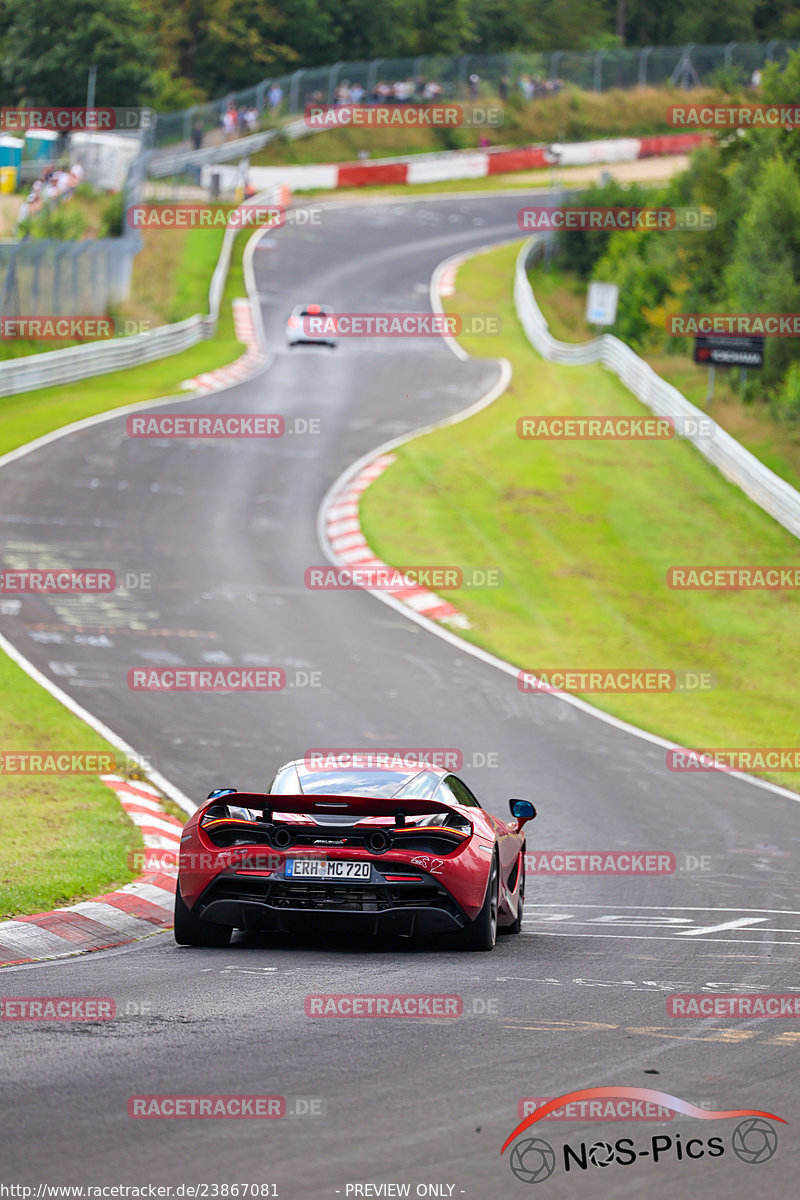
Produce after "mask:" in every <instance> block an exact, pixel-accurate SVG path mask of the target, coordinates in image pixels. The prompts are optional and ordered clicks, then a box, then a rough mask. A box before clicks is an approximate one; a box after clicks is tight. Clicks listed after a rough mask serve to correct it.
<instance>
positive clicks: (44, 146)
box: [23, 129, 61, 162]
mask: <svg viewBox="0 0 800 1200" xmlns="http://www.w3.org/2000/svg"><path fill="white" fill-rule="evenodd" d="M60 137H61V134H60V133H58V132H57V131H56V130H55V129H28V130H27V131H26V133H25V149H24V151H23V155H24V158H25V161H26V162H30V161H31V159H36V160H37V161H41V162H50V161H51V159H53V158H55V156H56V142H57V141H58V139H59V138H60Z"/></svg>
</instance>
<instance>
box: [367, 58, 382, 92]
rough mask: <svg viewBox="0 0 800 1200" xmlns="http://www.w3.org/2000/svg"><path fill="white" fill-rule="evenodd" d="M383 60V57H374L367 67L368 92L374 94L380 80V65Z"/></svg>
mask: <svg viewBox="0 0 800 1200" xmlns="http://www.w3.org/2000/svg"><path fill="white" fill-rule="evenodd" d="M382 62H383V59H382V58H373V59H372V61H371V62H370V64H369V67H368V68H367V92H368V93H369V95H372V93H373V92H374V90H375V84H376V83H377V82H378V67H379V66H380V65H381V63H382Z"/></svg>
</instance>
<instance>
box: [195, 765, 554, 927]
mask: <svg viewBox="0 0 800 1200" xmlns="http://www.w3.org/2000/svg"><path fill="white" fill-rule="evenodd" d="M509 803H510V807H511V814H512V817H513V818H514V819H513V821H511V822H506V821H501V820H500V819H499V818H498V817H495V816H492V814H491V813H487V812H485V811H484V809H482V808H481V806H480V804H479V803H478V801H477V800H476V799H475V797H474V796H473V794H472V792H471V791H470V790H469V788H468V787H467V785H466V784H465V783H463V782H462V781H461V780H460V779H457V778H456V776H455V775H451V774H449V773H448V772H447V771H444V770H442V769H440V768H437V767H432V766H429V765H427V764H425V763H419V764H415V765H412V766H409V767H406V766H403V767H402V768H401V769H398V770H395V769H389V768H370V769H365V770H357V769H347V770H330V769H325V770H320V769H318V768H317V769H312V768H311V767H310V766H309V765H306V763H305V762H304V760H302V759H301V760H298V761H296V762H291V763H288V764H287V765H286V766H284V767H281V769H280V770H279V771H278V773H277V774H276V776H275V778H274V780H273V781H272V784H271V785H270V787H269V789H268V790H267V791H266V792H237V791H236V790H235V789H234V788H220V789H218V790H216V791H214V792H211V794H210V795H209V797H208V800H207V802H206V803H205V804H204V805H202V806H201V807H200V808H199V809H198V810H197V812H195V813H193V815H192V816H191V817H190V818H189V820H188V821H187V822H186V825H185V827H184V830H183V835H182V837H181V855H180V868H179V874H178V886H177V889H176V892H175V940H176V941H177V942H178V943H179V944H180V945H182V946H226V945H227V944H228V942H229V941H230V937H231V934H232V932H233V930H234V929H242V930H246V931H269V930H281V931H285V932H292V931H296V930H300V929H309V928H327V929H343V928H344V929H347V928H349V929H353V928H355V929H358V930H361V931H362V932H364V933H370V934H378V933H381V934H391V933H394V934H402V935H406V936H413V935H416V934H420V935H422V934H425V935H427V934H449V935H452V936H451V937H450V938H448V939H447V941H448V942H449V943H450V944H452V943H453V942H455V944H457V945H459V946H461V947H463V948H464V949H468V950H491V949H492V948H493V946H494V944H495V940H496V937H497V931H498V928H499V929H500V930H502V931H504V932H507V933H519V931H520V927H521V925H522V905H523V899H524V893H525V874H524V866H525V858H524V855H525V838H524V836H523V833H522V828H523V826H524V825H525V823H526V821H530V820H532V819H533V818H534V817H535V816H536V809H535V808H534V806H533V805H532V804H531V803H530V802H529V801H528V800H511V801H510V802H509Z"/></svg>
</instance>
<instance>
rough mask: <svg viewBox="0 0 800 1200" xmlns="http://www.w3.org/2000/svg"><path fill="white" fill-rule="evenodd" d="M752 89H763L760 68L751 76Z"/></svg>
mask: <svg viewBox="0 0 800 1200" xmlns="http://www.w3.org/2000/svg"><path fill="white" fill-rule="evenodd" d="M750 87H751V88H760V87H761V71H760V70H759V68H758V67H756V69H755V70H754V71H753V74H752V75H751V76H750Z"/></svg>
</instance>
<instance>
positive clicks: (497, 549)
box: [361, 246, 800, 788]
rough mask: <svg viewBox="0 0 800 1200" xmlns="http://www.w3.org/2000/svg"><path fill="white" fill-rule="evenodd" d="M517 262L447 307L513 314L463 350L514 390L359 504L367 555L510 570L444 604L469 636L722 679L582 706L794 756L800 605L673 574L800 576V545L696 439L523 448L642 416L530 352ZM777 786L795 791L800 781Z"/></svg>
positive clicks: (548, 656)
mask: <svg viewBox="0 0 800 1200" xmlns="http://www.w3.org/2000/svg"><path fill="white" fill-rule="evenodd" d="M517 251H518V246H507V247H503V248H502V249H499V250H496V251H491V252H490V253H488V254H485V255H481V256H479V257H477V258H474V259H471V260H470V261H469V262H467V263H466V264H465V265H464V266H462V268H461V269H460V271H459V273H458V281H457V294H456V296H455V297H454V298H453V300H452V302H451V303H450V304H449V307H451V308H452V310H453V311H456V312H460V313H461V314H462V315H464V316H466V315H468V314H470V313H475V314H478V313H486V312H496V313H499V314H500V316H501V317H502V320H503V330H504V332H503V333H502V334H501V335H499V336H497V337H476V338H472V339H464V340H463V343H462V344H463V345H464V346H465V348H466V349H467V350H468V351H469V353H470V354H473V355H475V356H478V357H496V356H500V355H504V356H505V357H507V358H508V359H509V360H510V361H511V364H512V367H513V372H514V374H513V379H512V382H511V385H510V387H509V389H508V391H507V392H506V393H505V394H504V395H503V396H502V397H501V398H500V399H499V400H497V401H496V402H495V403H494V404H493V405H491V406H490V407H489V408H488V409H486V410H484V411H483V412H482V413H479V414H478V415H476V416H474V417H472V418H471V419H470V420H468V421H465V422H463V423H461V424H458V425H454V426H451V427H449V428H446V429H443V430H439V431H436V432H434V433H431V434H428V435H425V436H423V437H420V438H417V439H415V440H414V441H412V442H410V443H408V444H407V445H405V446H403V447H401V448H400V449H399V450H398V451H397V462H396V464H395V465H393V466H392V467H390V468H389V470H387V471H386V472H385V473H384V474H383V475H382V476H381V477H380V479H378V481H377V482H376V483H374V484H373V485H372V486H371V487H370V488H369V489H368V490H367V491H366V492H365V493H364V496H363V499H362V503H361V514H362V520H363V528H364V532H365V534H366V537H367V540H368V542H369V544H370V545H371V546H372V547H373V549H374V550H375V551H376V553H377V554H378V555H379V557H380V558H382V559H383V560H384V561H386V562H389V563H393V564H403V563H404V564H409V563H413V562H416V563H427V564H429V563H436V562H438V563H443V564H453V563H457V564H461V565H462V566H468V565H475V566H488V567H495V568H499V569H500V570H501V571H502V573H503V585H502V587H500V588H491V589H485V590H482V591H479V590H475V591H467V590H464V591H460V592H448V593H446V595H447V597H448V598H449V599H451V600H453V602H454V603H455V604H456V605H457V606H458V607H459V608H460V609H461V610H462V611H463V612H464V613H465V614H466V615H467V616H468V617H469V619H470V622H471V623H472V626H473V628H472V629H471V630H470V631H468V632H467V633H466V635H465V636H466V637H467V639H468V640H470V641H472V642H474V643H475V644H477V645H479V646H482V647H484V648H486V649H488V650H490V651H492V652H493V653H495V654H498V655H500V656H501V657H503V658H505V659H508V660H510V661H511V662H513V663H516V664H518V665H519V666H520V667H521V668H523V669H526V670H531V671H536V670H539V671H543V670H546V669H548V668H549V669H554V668H559V667H574V668H596V667H601V668H602V667H607V668H614V667H661V668H665V669H672V670H676V671H680V670H684V669H687V670H699V671H707V672H711V673H712V674H713V677H714V682H715V686H714V687H713V688H712V689H711V690H707V691H703V692H691V691H681V692H674V693H668V694H656V695H638V696H625V695H616V694H611V693H600V694H591V695H586V696H585V697H584V698H585V699H587V700H588V701H589V702H590V703H592V704H594V705H596V706H597V707H599V708H602V709H604V710H605V711H607V712H609V713H613V714H614V715H616V716H618V717H621V718H623V719H625V720H628V721H631V722H632V723H634V724H636V725H638V726H640V727H643V728H644V729H647V730H650V731H653V732H656V733H659V734H661V735H662V736H665V737H668V738H671V739H674V740H675V741H676V742H679V743H681V744H684V745H689V746H707V747H714V746H716V747H733V746H792V745H794V744H795V743H796V739H797V703H796V697H797V684H796V670H795V666H794V660H795V658H796V643H797V628H798V618H800V596H798V595H797V594H793V593H790V592H781V593H763V592H741V593H735V592H719V593H715V592H676V591H671V590H669V589H668V588H667V587H666V585H665V574H666V571H667V569H668V568H669V567H670V566H672V565H680V564H693V563H711V564H726V565H727V564H734V563H742V564H751V563H752V564H755V563H766V564H781V565H786V564H797V563H798V559H799V556H798V545H797V541H796V540H795V539H794V538H792V537H791V536H790V535H789V534H788V533H787V532H786V531H785V530H784V529H782V528H781V527H780V526H779V525H777V524H776V523H775V522H774V521H773V520H772V519H771V518H770V517H768V516H767V515H766V514H765V513H763V512H762V511H761V510H760V509H759V508H757V507H756V505H754V504H752V503H751V502H750V501H749V500H747V498H746V497H745V496H744V495H743V494H742V493H741V492H740V491H739V489H738V488H736V487H734V486H733V485H731V484H729V483H727V482H726V481H725V480H724V479H723V478H722V476H721V475H719V474H718V472H716V471H715V470H714V469H713V467H711V466H710V465H709V464H708V463H707V462H706V461H705V460H704V459H703V458H702V457H701V455H699V454H698V453H697V452H696V451H695V450H694V449H693V447H691V446H690V445H689V444H688V443H686V442H684V441H681V440H674V441H663V442H621V441H616V442H615V441H605V442H590V441H584V442H558V441H549V442H545V441H540V442H533V441H521V440H520V439H518V438H517V436H516V421H517V418H518V417H519V416H522V415H527V414H559V415H560V414H574V415H592V414H595V415H606V414H631V415H643V414H644V413H645V412H646V410H645V409H644V408H643V406H642V405H640V404H639V402H638V401H637V400H636V399H635V398H634V397H633V396H632V395H631V393H630V392H628V391H627V390H626V389H625V388H624V387H623V386H622V384H621V383H620V382H619V381H618V380H617V379H616V378H615V377H614V376H613V375H611V374H610V373H609V372H608V371H606V370H604V369H603V368H602V367H599V366H590V367H562V366H556V365H554V364H552V363H548V362H545V361H544V360H543V359H541V358H540V357H539V355H538V354H536V352H535V351H534V350H533V349H532V348H531V346H530V345H529V343H528V342H527V339H526V338H525V335H524V333H523V332H522V329H521V327H520V326H519V323H518V321H517V319H516V315H515V312H514V308H513V304H512V298H511V281H512V279H513V268H514V262H515V257H516V254H517ZM508 687H509V688H516V683H515V681H514V680H511V679H509V680H508ZM528 701H529V703H530V704H531V705H536V704H540V703H543V702H544V703H547V701H543V700H542V698H540V697H538V696H536V695H530V696H529V697H528ZM665 769H666V768H665ZM769 777H770V778H772V779H774V780H776V781H778V782H780V783H782V784H784V785H785V786H787V787H794V788H797V787H798V780H797V776H792V775H791V774H787V773H783V774H780V773H772V774H771V775H770V776H769Z"/></svg>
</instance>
